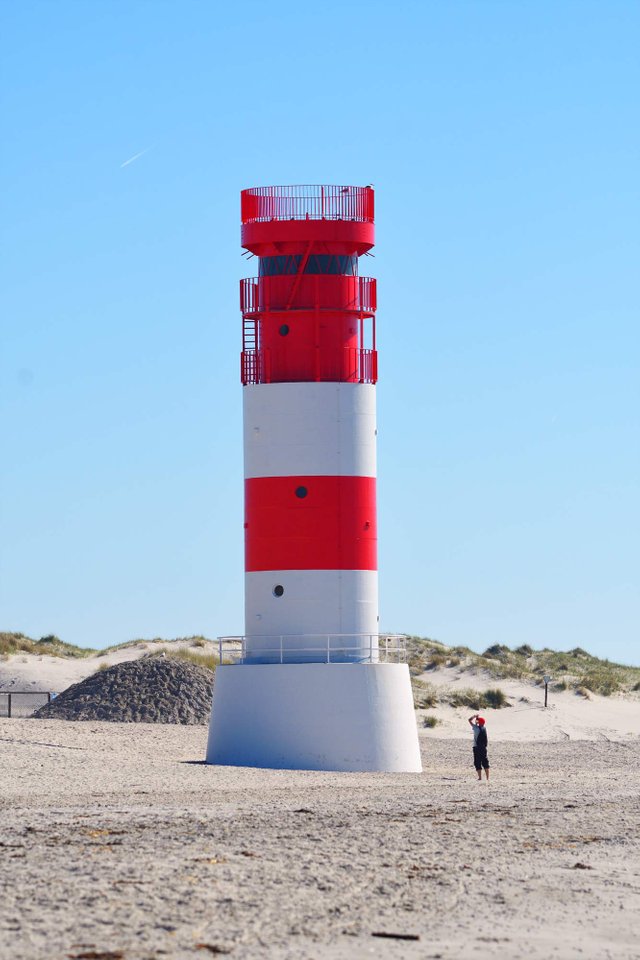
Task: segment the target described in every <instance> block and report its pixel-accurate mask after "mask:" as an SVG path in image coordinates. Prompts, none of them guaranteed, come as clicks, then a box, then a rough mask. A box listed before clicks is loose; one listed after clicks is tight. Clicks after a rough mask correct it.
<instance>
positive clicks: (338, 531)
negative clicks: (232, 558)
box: [207, 186, 421, 771]
mask: <svg viewBox="0 0 640 960" xmlns="http://www.w3.org/2000/svg"><path fill="white" fill-rule="evenodd" d="M241 221H242V246H243V247H244V248H245V250H246V251H248V252H249V253H250V254H252V255H253V256H254V257H255V258H257V262H258V276H257V277H253V278H249V279H245V280H242V281H241V284H240V305H241V310H242V325H243V326H242V353H241V364H240V367H241V371H240V372H241V381H242V393H243V423H244V503H245V517H244V537H245V633H244V635H243V636H242V637H241V638H237V641H238V644H239V648H240V649H241V657H240V659H239V661H238V662H234V663H225V664H222V665H221V666H219V667H218V668H217V671H216V680H215V685H214V696H213V709H212V715H211V725H210V730H209V741H208V746H207V762H208V763H219V764H233V765H240V766H261V767H275V768H293V769H319V770H323V769H324V770H371V771H373V770H380V771H419V770H421V764H420V755H419V749H418V740H417V731H416V724H415V715H414V711H413V701H412V694H411V684H410V678H409V672H408V667H407V665H406V663H402V662H397V661H398V659H399V657H398V652H399V651H398V648H397V644H396V642H395V641H393V640H392V641H391V646H390V641H389V638H388V637H382V638H381V637H380V635H379V629H378V619H379V618H378V574H377V522H376V441H377V428H376V396H375V392H376V382H377V378H378V362H377V350H376V334H375V314H376V281H375V279H372V278H370V277H365V276H361V275H360V270H359V264H360V260H361V258H362V257H363V256H364V255H365V254H367V253H368V252H369V251H370V250H371V248H372V247H373V245H374V192H373V189H372V188H371V187H370V186H367V187H355V186H286V187H256V188H252V189H249V190H244V191H242V194H241ZM390 650H391V653H390Z"/></svg>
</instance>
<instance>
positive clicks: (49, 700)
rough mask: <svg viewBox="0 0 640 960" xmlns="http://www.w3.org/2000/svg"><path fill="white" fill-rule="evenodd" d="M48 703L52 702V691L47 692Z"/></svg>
mask: <svg viewBox="0 0 640 960" xmlns="http://www.w3.org/2000/svg"><path fill="white" fill-rule="evenodd" d="M47 703H51V691H49V693H47Z"/></svg>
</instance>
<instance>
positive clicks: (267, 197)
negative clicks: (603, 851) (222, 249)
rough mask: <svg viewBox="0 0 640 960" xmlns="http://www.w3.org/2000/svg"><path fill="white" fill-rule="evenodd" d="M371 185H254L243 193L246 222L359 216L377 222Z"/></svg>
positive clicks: (344, 218) (356, 218) (243, 221)
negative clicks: (374, 217) (374, 219)
mask: <svg viewBox="0 0 640 960" xmlns="http://www.w3.org/2000/svg"><path fill="white" fill-rule="evenodd" d="M373 216H374V193H373V189H372V188H371V187H343V186H324V185H322V186H320V185H304V186H286V187H252V188H251V189H250V190H243V191H242V194H241V218H242V223H256V222H260V221H264V220H355V221H361V222H363V223H373Z"/></svg>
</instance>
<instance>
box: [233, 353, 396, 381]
mask: <svg viewBox="0 0 640 960" xmlns="http://www.w3.org/2000/svg"><path fill="white" fill-rule="evenodd" d="M344 349H345V352H346V353H347V358H348V365H347V367H346V368H345V370H339V369H338V368H336V369H334V370H333V371H332V374H331V375H328V376H327V377H326V379H327V380H330V381H332V382H336V383H377V382H378V352H377V350H371V349H369V348H365V347H345V348H344ZM270 360H271V353H270V350H269V349H268V348H258V349H250V350H243V351H242V353H241V354H240V380H241V382H242V384H243V385H244V386H247V384H253V383H271V382H272V381H271V363H270ZM293 379H294V380H295V379H296V378H295V377H294V378H293ZM311 379H313V378H311ZM296 382H297V381H296Z"/></svg>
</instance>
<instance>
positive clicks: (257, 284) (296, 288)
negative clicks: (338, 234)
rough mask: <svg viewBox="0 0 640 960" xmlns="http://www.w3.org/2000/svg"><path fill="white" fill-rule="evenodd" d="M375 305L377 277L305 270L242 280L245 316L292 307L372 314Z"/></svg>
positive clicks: (241, 302)
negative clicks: (307, 271) (298, 272)
mask: <svg viewBox="0 0 640 960" xmlns="http://www.w3.org/2000/svg"><path fill="white" fill-rule="evenodd" d="M376 307H377V292H376V280H375V277H344V276H341V275H340V274H324V273H303V274H284V275H282V276H274V277H245V278H244V279H242V280H241V281H240V309H241V310H242V313H243V315H244V316H253V315H255V314H259V313H269V312H270V311H293V310H329V311H333V312H336V311H338V312H342V311H344V312H348V313H362V314H365V315H371V314H374V313H375V312H376Z"/></svg>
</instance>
